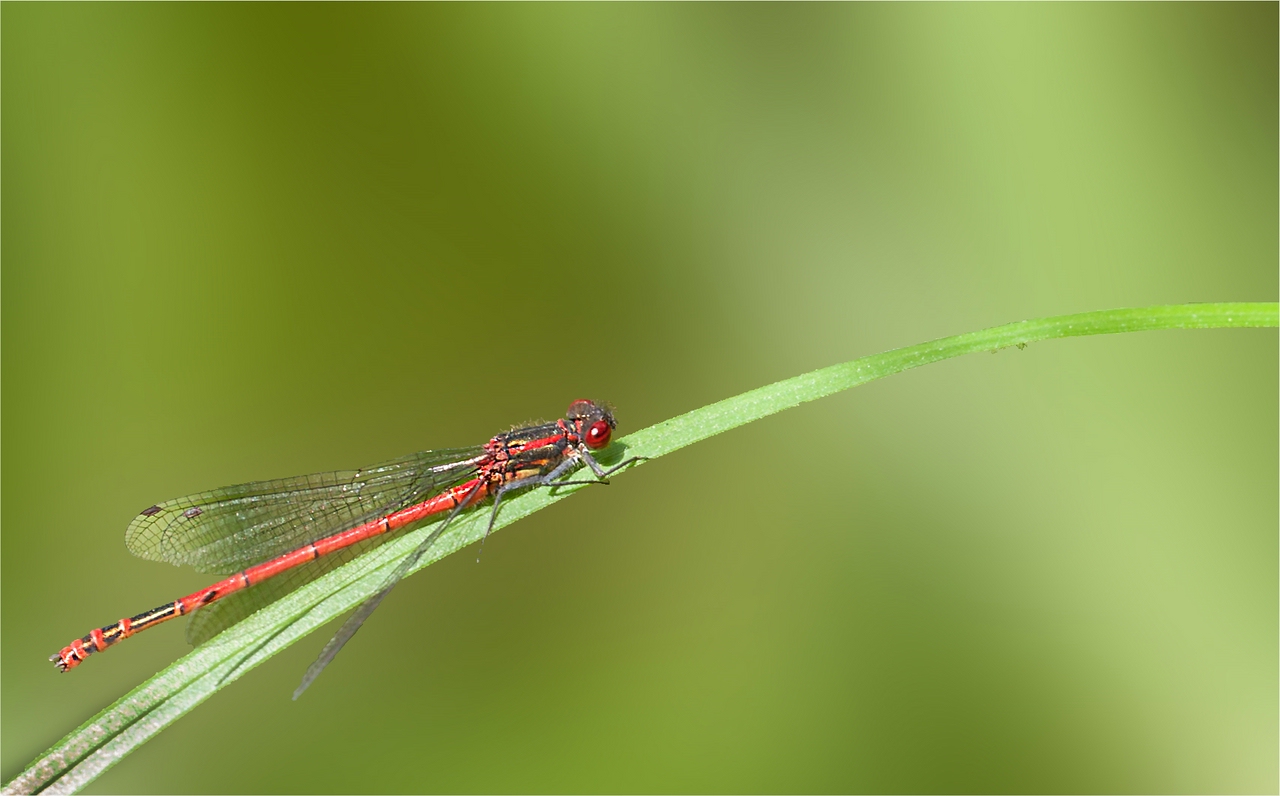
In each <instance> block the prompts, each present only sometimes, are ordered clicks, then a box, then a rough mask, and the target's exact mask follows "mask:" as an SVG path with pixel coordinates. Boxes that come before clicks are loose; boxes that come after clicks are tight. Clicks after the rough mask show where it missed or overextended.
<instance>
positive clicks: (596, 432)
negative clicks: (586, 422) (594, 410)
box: [585, 420, 613, 450]
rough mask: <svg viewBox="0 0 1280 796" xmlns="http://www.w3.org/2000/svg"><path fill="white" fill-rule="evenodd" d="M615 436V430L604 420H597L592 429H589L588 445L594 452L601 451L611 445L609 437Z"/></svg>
mask: <svg viewBox="0 0 1280 796" xmlns="http://www.w3.org/2000/svg"><path fill="white" fill-rule="evenodd" d="M611 436H613V429H612V428H611V427H610V426H609V424H608V423H607V422H606V421H604V420H597V421H596V422H594V423H592V424H591V428H589V429H587V438H586V440H585V441H586V443H587V447H588V448H591V449H592V450H599V449H601V448H603V447H604V446H605V445H608V444H609V437H611Z"/></svg>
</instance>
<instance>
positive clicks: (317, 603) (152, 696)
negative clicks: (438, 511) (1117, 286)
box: [4, 302, 1280, 793]
mask: <svg viewBox="0 0 1280 796" xmlns="http://www.w3.org/2000/svg"><path fill="white" fill-rule="evenodd" d="M1277 326H1280V304H1276V303H1274V302H1265V303H1231V304H1180V305H1171V306H1161V307H1146V308H1141V309H1120V310H1106V311H1103V312H1089V313H1082V314H1079V315H1063V316H1058V317H1054V318H1044V319H1041V320H1033V321H1022V322H1020V323H1011V324H1007V325H1005V326H997V327H994V328H992V329H986V330H983V331H980V332H973V333H970V334H962V335H957V336H954V337H945V338H942V339H940V340H935V341H933V342H930V343H923V344H921V345H915V346H910V347H907V348H899V349H896V350H894V351H889V352H886V353H883V354H876V355H874V356H869V357H863V358H861V359H855V360H853V361H852V362H846V363H843V364H840V365H833V366H831V367H827V368H822V369H821V370H815V371H813V372H811V373H806V374H804V375H801V376H796V377H794V378H791V379H786V380H784V381H780V382H776V383H774V384H770V385H769V386H767V387H761V388H759V389H756V390H751V391H750V392H746V393H743V394H742V395H738V396H736V397H733V398H729V399H727V400H724V401H720V402H719V403H715V404H711V405H710V406H706V407H703V408H701V409H697V410H695V411H692V412H689V413H687V414H684V415H680V416H679V417H676V418H673V419H671V420H667V421H664V422H662V423H658V424H657V425H654V426H650V427H649V428H646V429H643V430H641V431H637V432H636V433H634V434H631V435H629V436H627V437H624V438H622V439H621V440H619V441H618V442H617V443H616V444H615V445H614V446H613V448H612V449H611V450H610V454H611V455H610V456H609V457H608V458H606V459H603V461H604V462H605V463H606V464H607V463H608V462H609V461H617V459H619V458H621V456H622V455H623V454H624V452H625V455H628V456H646V457H649V458H650V459H654V458H657V457H659V456H662V455H665V454H667V453H671V452H672V451H676V450H679V449H680V448H683V447H685V446H686V445H691V444H693V443H695V442H698V441H699V440H703V439H706V438H707V437H711V436H714V435H716V434H719V433H721V432H724V431H728V430H729V429H732V428H736V427H738V426H741V425H745V424H747V423H750V422H752V421H754V420H759V419H760V418H762V417H766V416H768V415H771V414H774V413H775V412H780V411H782V410H784V409H789V408H791V407H793V406H797V405H799V404H802V403H804V402H806V401H812V400H815V399H817V398H822V397H825V396H827V395H831V394H832V393H836V392H839V391H841V390H847V389H849V388H850V387H856V386H857V385H859V384H864V383H866V382H869V381H873V380H875V379H879V378H883V377H884V376H888V375H891V374H893V373H899V372H901V371H904V370H909V369H911V368H915V367H919V366H921V365H926V364H929V363H931V362H938V361H941V360H944V359H950V358H952V357H957V356H961V355H962V354H970V353H975V352H981V351H995V350H999V349H1001V348H1007V347H1010V346H1020V345H1024V344H1026V343H1033V342H1037V341H1040V340H1050V339H1054V338H1060V337H1078V336H1084V335H1095V334H1118V333H1121V332H1138V331H1149V330H1155V329H1214V328H1231V327H1236V328H1239V327H1272V328H1274V327H1277ZM580 488H582V487H566V488H564V489H561V490H557V493H556V494H554V495H552V494H549V493H548V491H547V490H539V491H537V492H532V493H528V494H524V495H521V496H520V497H518V498H516V499H514V500H511V501H510V502H509V503H506V504H504V508H503V512H502V515H501V516H500V517H499V520H498V523H497V525H496V526H495V528H502V527H505V526H507V525H510V524H511V523H513V522H515V521H517V520H519V519H521V518H522V517H525V516H527V515H528V514H531V513H532V512H534V511H537V510H539V509H541V508H544V507H546V506H549V505H551V504H552V503H555V502H556V501H559V500H561V499H563V498H565V497H567V496H568V495H570V494H572V493H573V492H576V491H577V490H578V489H580ZM487 520H488V515H487V513H486V512H483V511H481V512H472V513H470V514H468V515H467V516H465V517H463V518H461V519H460V520H459V521H458V522H456V523H455V524H454V525H453V527H451V528H450V529H449V532H448V533H446V534H444V535H443V536H442V537H441V538H440V540H439V541H438V542H437V543H436V545H435V546H434V547H433V548H432V549H431V550H430V551H429V553H428V554H427V555H426V556H424V557H423V558H422V560H421V561H420V562H419V563H418V565H417V566H416V567H415V571H416V570H417V569H421V568H422V567H425V566H427V565H428V564H431V563H433V562H435V561H438V560H439V559H441V558H443V557H444V556H447V555H449V554H450V553H453V552H456V551H457V550H459V549H461V548H462V547H465V546H466V545H469V544H471V543H472V542H475V541H477V540H479V538H480V537H481V536H482V535H483V533H484V527H485V524H486V522H487ZM432 527H433V525H427V526H424V527H422V528H418V529H417V530H414V531H412V532H410V533H408V534H406V535H404V536H402V537H400V538H397V539H395V540H393V541H392V542H389V543H388V544H386V545H383V546H382V547H380V548H378V549H376V550H374V551H372V552H370V553H369V554H367V555H365V556H362V557H361V558H359V559H357V560H355V561H352V562H350V563H348V564H347V565H345V566H343V567H340V568H339V569H336V570H334V571H333V572H330V573H328V574H327V575H325V576H324V577H322V578H320V579H318V580H316V581H314V582H312V583H310V584H308V585H306V586H304V587H303V588H301V589H299V590H298V591H297V592H294V593H293V594H291V595H289V596H288V597H286V598H284V599H282V600H280V601H278V602H276V603H273V604H272V605H270V606H269V607H267V608H265V609H263V610H261V611H259V612H258V613H256V614H254V615H253V616H251V617H249V618H248V619H246V620H244V621H243V622H241V623H239V624H237V625H235V626H234V627H231V628H228V629H227V630H226V631H225V632H223V633H222V634H221V635H219V636H218V637H216V638H214V639H212V640H211V641H209V642H208V643H206V644H203V645H201V646H200V647H199V648H197V649H196V650H194V651H192V652H191V653H190V654H189V655H187V656H185V657H183V658H182V659H181V660H179V661H177V662H176V663H174V664H173V665H172V666H170V667H169V668H167V669H165V670H164V671H162V672H160V673H159V674H157V675H156V676H155V677H152V678H151V679H150V680H148V681H147V682H145V683H143V684H142V685H140V686H139V687H138V688H136V689H134V690H133V691H131V692H129V693H128V694H127V695H125V696H124V697H123V698H121V699H120V700H119V701H117V702H116V703H115V704H113V705H111V706H110V707H108V708H106V709H105V710H103V711H102V712H101V713H99V714H98V715H97V716H94V717H93V718H92V719H90V720H89V721H88V722H86V723H85V724H83V725H82V726H80V727H79V728H78V729H76V730H75V731H73V732H72V733H70V734H69V735H67V736H66V737H65V738H63V739H62V740H61V741H59V742H58V743H57V744H55V745H54V746H53V747H52V748H51V749H49V750H48V751H47V752H45V754H44V755H42V756H41V757H40V758H39V759H38V760H36V761H35V762H34V763H32V764H31V766H30V767H29V768H27V770H25V771H23V772H22V773H21V774H19V775H18V776H17V777H16V778H15V779H14V780H13V781H12V782H10V783H9V784H8V785H6V786H5V788H4V793H34V792H37V791H40V792H44V793H74V792H76V791H77V790H79V789H80V788H82V787H84V786H85V785H87V784H88V783H89V782H91V781H93V780H94V779H95V778H96V777H97V776H98V775H100V774H102V772H104V771H106V770H107V769H108V768H110V767H111V766H113V765H115V764H116V763H117V762H119V761H120V760H121V759H122V758H124V756H125V755H127V754H129V752H131V751H133V750H134V749H136V748H137V747H138V746H140V745H142V744H143V743H145V742H146V741H147V740H148V739H150V738H151V737H152V736H153V735H155V734H156V733H158V732H160V731H161V730H163V729H164V728H165V727H167V726H168V725H169V724H171V723H173V722H174V721H175V720H176V719H178V718H179V717H181V716H182V715H183V714H185V713H187V712H188V711H189V710H191V709H192V708H194V707H195V706H196V705H198V704H200V703H201V702H203V701H204V700H205V699H208V698H209V697H210V696H212V695H213V694H214V693H216V692H217V691H218V690H220V689H221V688H222V687H223V686H225V685H226V684H228V683H230V682H232V681H234V680H236V679H238V678H240V677H241V676H243V675H244V674H245V673H246V672H248V671H249V670H250V669H252V668H253V667H255V666H257V665H259V664H260V663H262V662H263V661H265V660H267V659H268V658H270V657H271V656H273V655H275V654H276V653H277V652H279V651H280V650H282V649H284V648H285V647H287V646H289V645H290V644H292V643H293V642H295V641H297V640H298V639H299V638H301V637H302V636H304V635H306V634H307V633H310V632H311V631H312V630H314V629H315V628H317V627H319V626H320V625H322V624H324V623H326V622H328V621H330V620H331V619H334V618H335V617H337V616H339V615H340V614H342V613H345V612H346V611H348V610H349V609H351V608H352V607H354V606H355V605H357V604H359V603H360V602H362V601H363V600H364V599H365V598H366V597H368V596H370V595H371V594H373V593H374V592H375V591H376V590H377V588H378V587H379V586H380V585H381V584H382V582H383V579H384V578H385V577H386V576H387V575H388V574H389V573H390V572H391V571H392V570H393V569H394V568H395V567H396V565H397V564H398V563H399V562H400V561H401V560H402V559H403V558H404V557H405V556H407V555H408V554H409V553H410V552H412V551H413V550H414V548H416V547H417V545H418V543H419V542H420V541H421V540H422V539H423V538H425V537H426V535H427V534H428V533H430V532H431V529H432ZM299 674H301V673H299Z"/></svg>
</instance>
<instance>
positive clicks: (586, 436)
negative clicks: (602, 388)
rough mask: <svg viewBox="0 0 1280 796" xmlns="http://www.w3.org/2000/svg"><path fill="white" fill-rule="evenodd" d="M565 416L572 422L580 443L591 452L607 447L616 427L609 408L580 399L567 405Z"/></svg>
mask: <svg viewBox="0 0 1280 796" xmlns="http://www.w3.org/2000/svg"><path fill="white" fill-rule="evenodd" d="M565 414H566V417H568V419H569V420H571V421H573V424H574V427H575V428H576V429H577V430H578V434H579V436H581V437H582V441H583V442H584V443H586V446H587V447H588V448H591V449H592V450H600V449H601V448H603V447H605V446H606V445H608V444H609V439H610V438H611V437H612V436H613V430H614V428H616V427H617V425H618V424H617V422H616V421H615V420H614V419H613V412H611V411H609V407H607V406H606V405H604V404H601V403H596V402H595V401H588V400H587V399H586V398H580V399H578V400H577V401H574V402H573V403H571V404H569V411H568V412H566V413H565Z"/></svg>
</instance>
